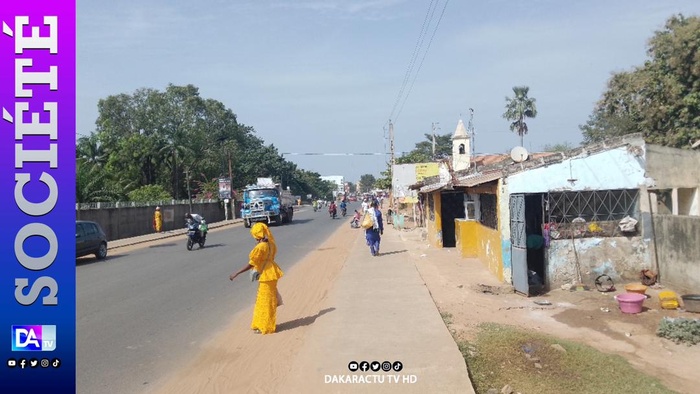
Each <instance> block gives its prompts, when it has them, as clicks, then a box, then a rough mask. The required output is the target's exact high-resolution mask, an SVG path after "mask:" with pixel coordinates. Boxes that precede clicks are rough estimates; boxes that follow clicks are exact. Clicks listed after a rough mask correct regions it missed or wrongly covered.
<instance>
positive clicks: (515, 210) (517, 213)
mask: <svg viewBox="0 0 700 394" xmlns="http://www.w3.org/2000/svg"><path fill="white" fill-rule="evenodd" d="M510 255H511V267H512V272H513V287H514V288H515V291H516V292H518V293H521V294H524V295H529V292H530V286H529V285H528V282H527V234H526V233H525V195H524V194H511V195H510Z"/></svg>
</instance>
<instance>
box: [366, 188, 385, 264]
mask: <svg viewBox="0 0 700 394" xmlns="http://www.w3.org/2000/svg"><path fill="white" fill-rule="evenodd" d="M378 205H379V204H378V203H377V202H376V201H373V202H372V204H371V205H370V207H369V209H368V210H367V215H370V217H371V218H372V227H370V228H368V229H366V230H365V238H366V239H367V245H369V252H370V253H371V254H372V256H377V255H379V243H380V242H381V241H382V237H381V236H382V235H383V234H384V223H383V222H382V212H381V211H380V210H379V208H377V206H378Z"/></svg>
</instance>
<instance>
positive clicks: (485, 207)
mask: <svg viewBox="0 0 700 394" xmlns="http://www.w3.org/2000/svg"><path fill="white" fill-rule="evenodd" d="M479 203H480V204H479V205H481V220H479V221H480V222H481V224H483V225H484V226H486V227H490V228H492V229H494V230H495V229H496V228H497V227H498V213H497V212H498V211H497V203H496V195H495V194H480V195H479Z"/></svg>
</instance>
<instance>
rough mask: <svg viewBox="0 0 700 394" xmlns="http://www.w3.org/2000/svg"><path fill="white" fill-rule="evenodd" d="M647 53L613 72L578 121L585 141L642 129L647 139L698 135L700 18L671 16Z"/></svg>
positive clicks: (681, 142)
mask: <svg viewBox="0 0 700 394" xmlns="http://www.w3.org/2000/svg"><path fill="white" fill-rule="evenodd" d="M647 55H648V60H646V61H645V62H644V64H643V65H641V66H638V67H635V68H633V69H632V70H631V71H624V72H620V73H615V74H613V75H612V77H611V78H610V80H609V81H608V84H607V90H606V91H605V92H604V93H603V95H602V98H601V99H600V101H598V103H597V104H596V106H595V108H594V109H593V113H592V114H591V115H590V116H589V119H588V121H587V122H586V124H584V125H581V126H579V128H580V129H581V132H582V133H583V137H584V142H585V143H592V142H598V141H601V140H603V139H605V138H609V137H614V136H620V135H625V134H629V133H642V135H643V136H644V139H645V140H646V141H647V142H649V143H654V144H660V145H665V146H672V147H677V148H688V147H689V146H690V144H692V143H693V142H694V141H696V140H697V139H698V138H700V18H699V17H690V18H686V17H684V16H683V15H676V16H672V17H671V18H669V19H668V20H667V21H666V24H665V26H664V28H663V29H662V30H659V31H656V32H655V33H654V35H653V36H652V38H651V39H650V40H649V43H648V46H647Z"/></svg>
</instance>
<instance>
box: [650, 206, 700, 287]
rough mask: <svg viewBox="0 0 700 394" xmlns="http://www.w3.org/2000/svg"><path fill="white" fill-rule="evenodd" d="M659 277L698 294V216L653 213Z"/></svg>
mask: <svg viewBox="0 0 700 394" xmlns="http://www.w3.org/2000/svg"><path fill="white" fill-rule="evenodd" d="M653 220H654V233H655V234H656V253H657V256H658V259H659V280H660V281H661V283H662V284H663V285H664V286H665V287H668V288H670V289H672V290H675V291H677V292H680V293H681V294H690V293H692V294H700V218H698V217H694V216H674V215H653Z"/></svg>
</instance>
